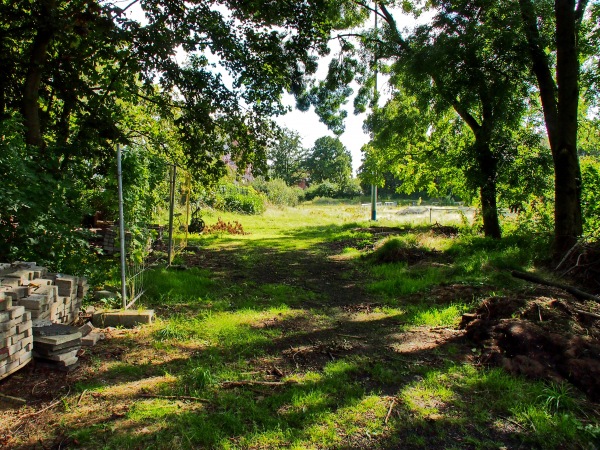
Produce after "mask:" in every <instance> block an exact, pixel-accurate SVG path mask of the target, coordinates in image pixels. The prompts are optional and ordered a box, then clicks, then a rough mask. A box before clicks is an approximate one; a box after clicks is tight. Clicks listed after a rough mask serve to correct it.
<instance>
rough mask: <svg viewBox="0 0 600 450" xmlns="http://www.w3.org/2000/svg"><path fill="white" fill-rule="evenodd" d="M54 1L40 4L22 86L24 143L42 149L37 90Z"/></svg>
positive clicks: (48, 40) (50, 33)
mask: <svg viewBox="0 0 600 450" xmlns="http://www.w3.org/2000/svg"><path fill="white" fill-rule="evenodd" d="M54 4H55V1H54V0H46V1H42V2H41V17H40V18H39V24H40V25H39V28H38V30H37V33H36V35H35V38H34V39H33V43H32V44H31V50H30V52H29V67H28V69H27V75H26V76H25V84H24V86H23V118H24V119H25V142H26V143H27V144H30V145H35V146H37V147H40V148H43V147H44V139H43V138H42V126H41V122H40V105H39V90H40V84H41V81H42V72H43V70H44V63H45V61H46V57H47V55H48V46H49V45H50V42H51V41H52V37H53V35H54V29H53V25H52V23H51V22H52V14H51V12H52V10H53V8H54Z"/></svg>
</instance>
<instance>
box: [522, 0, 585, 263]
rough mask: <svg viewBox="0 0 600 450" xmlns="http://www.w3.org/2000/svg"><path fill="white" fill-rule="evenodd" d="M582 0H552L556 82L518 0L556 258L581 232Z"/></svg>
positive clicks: (528, 10) (532, 18)
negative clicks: (546, 166)
mask: <svg viewBox="0 0 600 450" xmlns="http://www.w3.org/2000/svg"><path fill="white" fill-rule="evenodd" d="M586 5H587V1H586V0H580V2H579V5H577V7H576V5H575V0H555V2H554V12H555V16H556V83H555V82H554V79H553V78H552V72H551V64H550V61H549V58H548V56H547V54H546V52H545V49H544V48H543V47H542V45H541V39H540V34H539V30H538V26H537V15H536V13H535V8H534V5H533V3H532V1H531V0H519V6H520V9H521V17H522V19H523V24H524V31H525V36H526V38H527V42H528V44H529V50H530V54H531V61H532V69H533V72H534V74H535V76H536V79H537V82H538V87H539V89H540V97H541V100H542V108H543V111H544V119H545V122H546V130H547V132H548V140H549V142H550V149H551V150H552V159H553V162H554V202H555V206H554V257H555V258H560V257H561V256H562V255H563V254H564V253H566V252H567V251H568V250H569V249H570V248H571V247H572V246H573V245H574V244H575V242H576V241H577V238H578V237H579V236H580V235H581V233H582V232H583V225H582V216H581V172H580V168H579V158H578V155H577V108H578V104H579V59H578V58H579V51H578V47H577V34H578V24H579V22H580V21H581V17H582V16H583V12H584V10H585V8H586Z"/></svg>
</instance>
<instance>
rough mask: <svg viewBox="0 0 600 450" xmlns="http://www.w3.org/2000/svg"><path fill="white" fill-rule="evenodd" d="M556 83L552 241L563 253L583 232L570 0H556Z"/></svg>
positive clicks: (576, 71) (575, 50) (574, 37)
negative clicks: (556, 117)
mask: <svg viewBox="0 0 600 450" xmlns="http://www.w3.org/2000/svg"><path fill="white" fill-rule="evenodd" d="M555 14H556V82H557V85H558V130H559V134H558V136H557V142H556V149H553V157H554V166H555V211H554V220H555V242H554V247H555V248H554V250H555V253H556V254H557V256H558V255H562V254H564V253H566V252H567V251H568V250H569V249H570V248H571V247H572V246H573V245H575V243H576V242H577V238H578V237H579V236H580V235H581V233H582V232H583V224H582V217H581V171H580V167H579V158H578V155H577V109H578V106H579V52H578V48H577V25H576V13H575V1H574V0H556V1H555Z"/></svg>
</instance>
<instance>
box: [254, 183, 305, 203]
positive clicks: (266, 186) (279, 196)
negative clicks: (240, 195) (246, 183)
mask: <svg viewBox="0 0 600 450" xmlns="http://www.w3.org/2000/svg"><path fill="white" fill-rule="evenodd" d="M252 187H253V188H254V189H256V190H257V191H258V192H261V193H263V194H264V195H265V196H266V197H267V200H268V201H269V203H271V204H272V205H276V206H297V205H298V203H299V202H300V199H301V198H302V197H304V192H303V191H302V189H300V188H299V187H295V186H293V187H292V186H288V185H287V184H286V183H285V181H283V180H282V179H280V178H275V179H274V180H270V181H266V180H265V179H264V178H257V179H255V180H254V181H253V182H252Z"/></svg>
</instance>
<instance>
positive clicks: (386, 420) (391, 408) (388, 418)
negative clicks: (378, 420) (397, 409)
mask: <svg viewBox="0 0 600 450" xmlns="http://www.w3.org/2000/svg"><path fill="white" fill-rule="evenodd" d="M395 404H396V398H395V397H394V398H393V399H392V403H391V404H390V408H389V409H388V412H387V415H386V416H385V420H384V423H385V424H386V425H387V423H388V420H390V416H391V415H392V410H393V409H394V405H395Z"/></svg>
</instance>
